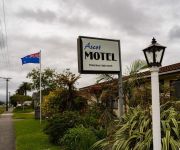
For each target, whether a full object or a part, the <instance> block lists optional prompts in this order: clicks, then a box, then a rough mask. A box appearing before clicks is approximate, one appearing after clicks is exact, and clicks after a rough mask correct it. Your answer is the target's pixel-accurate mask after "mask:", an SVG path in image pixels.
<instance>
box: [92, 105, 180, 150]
mask: <svg viewBox="0 0 180 150" xmlns="http://www.w3.org/2000/svg"><path fill="white" fill-rule="evenodd" d="M168 105H169V104H168ZM168 105H163V106H161V137H162V140H161V141H162V142H161V145H162V149H163V150H164V149H167V150H171V149H172V150H177V149H178V148H179V147H180V142H179V141H180V136H179V135H180V115H179V112H178V111H176V110H175V109H174V108H173V107H170V108H169V107H168ZM152 148H153V140H152V118H151V111H149V110H144V109H143V108H140V107H137V108H134V109H130V111H129V112H128V113H127V114H126V115H124V117H123V118H122V121H121V122H120V123H119V125H118V126H116V128H115V127H114V131H113V132H112V133H111V134H109V136H108V137H107V138H105V139H103V140H100V141H98V142H97V143H95V144H94V145H93V147H92V149H94V150H109V149H112V150H117V149H132V150H137V149H141V150H150V149H152Z"/></svg>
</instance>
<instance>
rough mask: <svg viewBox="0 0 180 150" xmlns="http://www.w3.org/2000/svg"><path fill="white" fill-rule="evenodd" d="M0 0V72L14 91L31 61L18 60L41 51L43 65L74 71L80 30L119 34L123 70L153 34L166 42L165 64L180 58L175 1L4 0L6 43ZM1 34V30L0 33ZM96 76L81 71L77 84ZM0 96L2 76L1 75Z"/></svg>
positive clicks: (179, 25)
mask: <svg viewBox="0 0 180 150" xmlns="http://www.w3.org/2000/svg"><path fill="white" fill-rule="evenodd" d="M2 2H3V0H0V21H1V22H0V43H1V45H0V48H1V49H0V76H3V77H11V78H12V79H11V81H10V82H9V90H10V92H11V93H12V94H13V93H14V91H15V90H16V89H17V88H18V86H19V85H20V84H21V83H22V82H23V81H27V79H26V75H27V73H28V72H30V71H31V70H32V69H33V68H34V67H38V65H35V64H27V65H23V66H22V65H21V60H20V58H21V57H24V56H26V55H28V54H31V53H36V52H38V51H39V50H42V66H43V68H46V67H50V68H54V69H56V70H57V71H58V72H62V71H63V70H64V69H67V68H70V70H71V71H72V72H73V73H76V74H78V65H77V64H78V63H77V38H78V36H79V35H83V36H92V37H99V38H110V39H119V40H120V41H121V54H122V56H121V57H122V66H123V72H124V73H125V72H126V67H127V66H129V65H130V64H131V63H132V62H133V61H134V60H136V59H144V56H143V52H142V49H143V48H145V47H147V46H148V45H149V44H150V42H151V40H152V38H153V37H155V38H156V40H157V41H158V43H160V44H162V45H164V46H167V49H166V52H165V56H164V60H163V66H165V65H170V64H174V63H177V62H180V44H179V43H180V11H179V8H180V1H179V0H151V1H144V0H4V2H5V3H4V4H5V5H4V6H5V14H6V18H5V19H6V30H7V44H8V49H7V47H4V45H3V44H2V43H3V41H2V37H3V39H4V40H5V39H6V38H5V36H4V35H5V26H4V17H3V3H2ZM2 33H3V34H2ZM95 81H96V76H95V75H82V77H81V79H80V80H79V82H78V87H83V86H87V85H90V84H93V83H95ZM0 98H1V99H5V81H4V80H2V79H0Z"/></svg>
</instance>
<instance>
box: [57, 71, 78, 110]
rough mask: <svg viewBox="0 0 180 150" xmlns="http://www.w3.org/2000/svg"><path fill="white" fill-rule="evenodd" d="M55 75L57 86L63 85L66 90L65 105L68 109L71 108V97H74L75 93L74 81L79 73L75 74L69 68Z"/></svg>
mask: <svg viewBox="0 0 180 150" xmlns="http://www.w3.org/2000/svg"><path fill="white" fill-rule="evenodd" d="M56 77H57V79H56V82H57V84H58V85H59V87H63V88H64V89H66V90H67V92H66V95H65V97H66V96H67V97H66V102H67V107H68V108H69V109H72V108H73V106H72V104H73V99H74V98H75V95H76V88H75V83H76V81H77V80H78V79H79V78H80V75H78V76H76V75H75V74H73V73H72V72H70V71H69V70H66V71H64V72H63V73H62V74H57V76H56Z"/></svg>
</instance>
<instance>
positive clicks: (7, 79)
mask: <svg viewBox="0 0 180 150" xmlns="http://www.w3.org/2000/svg"><path fill="white" fill-rule="evenodd" d="M0 78H1V79H4V80H6V111H8V81H9V80H10V79H11V78H5V77H0Z"/></svg>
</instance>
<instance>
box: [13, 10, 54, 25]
mask: <svg viewBox="0 0 180 150" xmlns="http://www.w3.org/2000/svg"><path fill="white" fill-rule="evenodd" d="M16 15H17V16H18V17H20V18H22V19H31V20H36V21H37V22H41V23H51V22H53V21H54V20H56V19H57V16H56V14H55V13H54V12H53V11H50V10H42V9H37V10H32V9H25V8H23V9H21V10H20V11H19V12H17V14H16Z"/></svg>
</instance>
